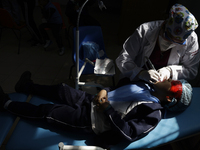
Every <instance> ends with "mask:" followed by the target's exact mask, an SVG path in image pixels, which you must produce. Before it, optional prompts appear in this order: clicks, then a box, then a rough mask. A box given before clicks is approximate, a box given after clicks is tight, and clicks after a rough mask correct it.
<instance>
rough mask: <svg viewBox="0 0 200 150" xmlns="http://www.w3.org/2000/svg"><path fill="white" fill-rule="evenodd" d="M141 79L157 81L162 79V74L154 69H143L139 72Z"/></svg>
mask: <svg viewBox="0 0 200 150" xmlns="http://www.w3.org/2000/svg"><path fill="white" fill-rule="evenodd" d="M138 77H139V79H141V80H144V81H146V82H148V83H156V82H158V81H159V80H160V74H159V73H158V72H157V71H156V70H154V69H151V70H143V71H141V72H140V74H139V76H138Z"/></svg>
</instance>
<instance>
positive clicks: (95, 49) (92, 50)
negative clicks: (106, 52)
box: [82, 41, 99, 61]
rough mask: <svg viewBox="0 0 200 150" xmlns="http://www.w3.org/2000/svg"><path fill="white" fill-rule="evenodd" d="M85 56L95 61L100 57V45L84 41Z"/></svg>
mask: <svg viewBox="0 0 200 150" xmlns="http://www.w3.org/2000/svg"><path fill="white" fill-rule="evenodd" d="M82 46H83V51H84V58H88V59H89V60H91V61H93V60H96V58H99V45H98V44H96V43H95V42H89V41H88V42H83V43H82Z"/></svg>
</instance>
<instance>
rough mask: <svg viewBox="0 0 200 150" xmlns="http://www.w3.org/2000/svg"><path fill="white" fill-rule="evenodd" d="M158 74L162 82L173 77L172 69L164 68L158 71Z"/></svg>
mask: <svg viewBox="0 0 200 150" xmlns="http://www.w3.org/2000/svg"><path fill="white" fill-rule="evenodd" d="M158 73H159V74H160V80H161V81H163V80H168V79H169V78H170V76H171V68H170V67H163V68H161V69H159V70H158Z"/></svg>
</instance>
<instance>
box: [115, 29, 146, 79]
mask: <svg viewBox="0 0 200 150" xmlns="http://www.w3.org/2000/svg"><path fill="white" fill-rule="evenodd" d="M143 28H144V26H142V25H141V26H140V27H138V28H137V29H136V30H135V32H134V33H133V34H132V35H131V36H130V37H129V38H128V39H127V40H126V41H125V43H124V44H123V49H122V51H121V53H120V54H119V56H118V57H117V59H116V61H115V62H116V65H117V67H118V68H119V70H120V72H121V73H122V75H123V77H129V78H130V80H131V81H132V80H133V79H134V78H135V77H136V75H137V74H138V73H139V72H140V71H141V70H142V68H141V67H139V66H138V65H137V64H136V63H135V59H136V57H137V56H138V55H141V50H142V49H141V43H142V40H143V38H144V37H143V34H144V33H142V32H143V31H144V29H143Z"/></svg>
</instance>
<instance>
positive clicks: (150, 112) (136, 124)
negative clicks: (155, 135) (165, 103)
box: [105, 103, 162, 141]
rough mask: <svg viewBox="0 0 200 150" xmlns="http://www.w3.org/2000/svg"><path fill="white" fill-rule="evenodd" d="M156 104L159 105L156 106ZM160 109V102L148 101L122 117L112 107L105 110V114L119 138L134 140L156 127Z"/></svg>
mask: <svg viewBox="0 0 200 150" xmlns="http://www.w3.org/2000/svg"><path fill="white" fill-rule="evenodd" d="M156 105H159V107H157V108H156V107H155V106H156ZM154 107H155V108H154ZM160 109H162V107H161V106H160V104H156V103H149V104H140V105H138V106H136V107H135V108H134V109H133V110H131V112H129V113H128V114H127V115H126V116H125V117H124V118H123V119H122V118H121V116H120V115H119V114H118V113H117V112H116V111H115V110H114V109H113V108H112V107H110V108H109V109H108V110H107V111H105V114H106V115H107V116H108V118H109V120H110V122H111V124H112V129H113V130H114V131H115V132H117V133H118V134H119V135H120V136H121V139H123V138H125V139H127V140H129V141H135V140H137V139H140V138H142V137H144V136H145V135H147V134H148V133H149V132H150V131H151V130H153V129H154V128H155V127H156V125H157V124H158V123H159V121H160V120H161V118H162V114H161V110H160Z"/></svg>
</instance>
